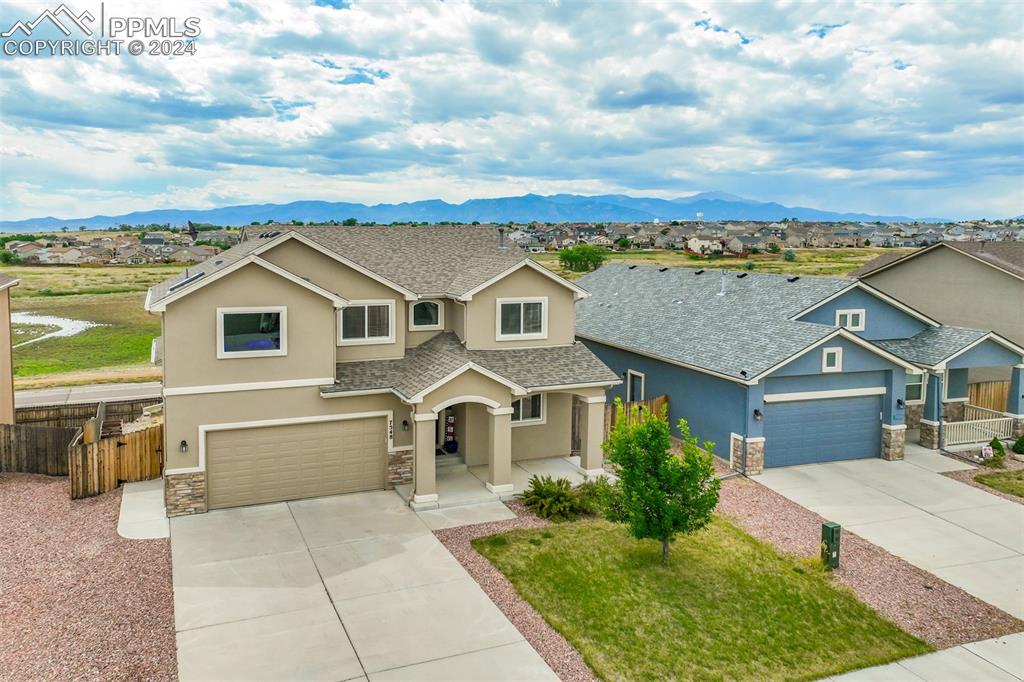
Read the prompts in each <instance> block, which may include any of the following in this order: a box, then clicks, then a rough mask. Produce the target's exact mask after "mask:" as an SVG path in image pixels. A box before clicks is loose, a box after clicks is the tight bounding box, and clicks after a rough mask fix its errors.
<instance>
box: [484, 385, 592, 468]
mask: <svg viewBox="0 0 1024 682" xmlns="http://www.w3.org/2000/svg"><path fill="white" fill-rule="evenodd" d="M544 400H545V401H546V403H547V404H546V405H545V407H544V409H545V410H546V414H545V422H544V423H543V424H522V425H519V426H516V424H515V422H512V461H513V462H514V461H516V460H521V459H536V458H538V457H568V456H569V454H570V452H571V450H572V396H571V395H570V394H568V393H545V394H544ZM485 414H486V413H485Z"/></svg>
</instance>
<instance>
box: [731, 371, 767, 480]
mask: <svg viewBox="0 0 1024 682" xmlns="http://www.w3.org/2000/svg"><path fill="white" fill-rule="evenodd" d="M764 407H765V406H764V384H763V383H761V382H758V383H756V384H753V385H751V386H747V400H746V414H745V416H744V418H743V422H744V430H745V431H746V434H745V435H744V436H743V451H742V452H743V456H742V457H740V458H739V461H737V460H735V459H734V460H733V468H735V469H737V470H738V471H740V472H742V473H743V474H745V475H747V476H756V475H757V474H759V473H761V472H762V471H764V446H765V441H764V420H765V414H764V413H765V409H764ZM729 447H730V449H731V448H732V444H731V443H730V446H729Z"/></svg>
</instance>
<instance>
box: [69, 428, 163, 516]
mask: <svg viewBox="0 0 1024 682" xmlns="http://www.w3.org/2000/svg"><path fill="white" fill-rule="evenodd" d="M163 440H164V427H163V424H157V425H155V426H150V427H148V428H146V429H142V430H141V431H135V432H133V433H119V434H115V435H112V436H110V437H109V438H100V439H99V440H97V441H96V442H94V443H83V442H81V438H77V439H76V440H75V442H73V443H72V444H71V445H70V446H68V448H67V460H68V476H69V478H70V479H71V499H73V500H77V499H79V498H81V497H91V496H93V495H99V494H101V493H105V492H107V491H108V490H113V489H114V488H116V487H117V486H118V485H120V484H121V483H122V482H123V481H148V480H150V479H153V478H159V477H160V472H161V470H162V468H163Z"/></svg>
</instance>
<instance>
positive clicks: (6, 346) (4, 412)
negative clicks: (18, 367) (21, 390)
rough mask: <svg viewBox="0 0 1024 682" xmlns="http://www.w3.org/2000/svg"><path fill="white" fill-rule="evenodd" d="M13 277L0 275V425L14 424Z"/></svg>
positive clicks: (15, 284)
mask: <svg viewBox="0 0 1024 682" xmlns="http://www.w3.org/2000/svg"><path fill="white" fill-rule="evenodd" d="M18 281H19V280H16V279H14V278H13V277H8V276H7V275H4V274H0V424H13V423H14V362H13V360H12V359H11V346H12V345H13V344H14V338H13V337H12V336H11V287H15V286H18Z"/></svg>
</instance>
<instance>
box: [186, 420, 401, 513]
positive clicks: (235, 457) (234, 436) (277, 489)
mask: <svg viewBox="0 0 1024 682" xmlns="http://www.w3.org/2000/svg"><path fill="white" fill-rule="evenodd" d="M386 431H387V422H386V420H385V419H384V418H381V417H375V418H372V419H353V420H346V421H332V422H317V423H312V424H289V425H286V426H268V427H260V428H255V429H237V430H233V431H210V432H208V433H207V434H206V474H207V489H208V491H207V495H208V502H209V507H210V508H211V509H217V508H221V507H237V506H241V505H246V504H259V503H261V502H278V501H281V500H297V499H299V498H303V497H319V496H322V495H337V494H339V493H352V492H357V491H361V490H376V489H379V488H383V487H384V477H385V469H386V466H387V456H386V453H387V448H386V442H387V440H386Z"/></svg>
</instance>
